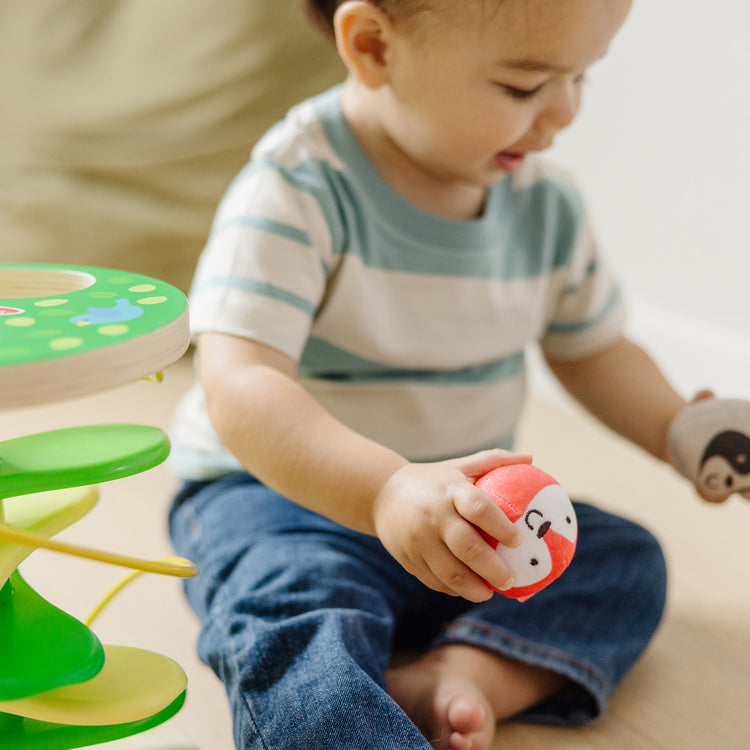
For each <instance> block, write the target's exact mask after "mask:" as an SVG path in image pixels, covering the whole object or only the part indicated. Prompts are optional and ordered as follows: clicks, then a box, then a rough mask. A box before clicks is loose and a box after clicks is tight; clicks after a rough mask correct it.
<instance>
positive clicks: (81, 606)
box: [0, 360, 750, 750]
mask: <svg viewBox="0 0 750 750" xmlns="http://www.w3.org/2000/svg"><path fill="white" fill-rule="evenodd" d="M191 377H192V375H191V370H190V365H189V362H188V361H186V360H185V361H183V362H181V363H179V364H178V365H176V366H174V367H172V368H170V370H168V371H167V373H166V378H165V382H164V383H162V384H161V385H154V384H149V383H145V382H142V383H137V384H133V385H132V386H128V387H126V388H122V389H119V390H117V391H113V392H110V393H107V394H103V395H96V396H91V397H88V398H85V399H79V400H76V401H70V402H67V403H65V404H54V405H51V406H46V407H37V408H34V409H26V410H17V411H11V412H6V413H4V414H3V415H2V418H1V419H0V439H3V438H8V437H15V436H19V435H23V434H28V433H31V432H36V431H41V430H46V429H54V428H57V427H67V426H71V425H75V424H88V423H99V422H118V421H121V422H137V423H142V424H153V425H157V426H161V427H167V426H168V425H169V415H170V413H171V411H172V408H173V406H174V404H175V402H176V400H177V398H178V397H179V394H180V393H181V392H182V391H183V390H184V389H185V388H186V387H187V385H188V383H189V382H190V379H191ZM521 443H522V447H523V448H524V449H526V450H530V451H532V452H533V453H534V456H535V462H536V463H537V465H539V466H540V467H541V468H543V469H545V470H546V471H548V472H549V473H551V474H553V475H554V476H556V477H557V479H558V480H559V481H560V482H561V484H562V485H563V486H564V487H565V488H566V489H567V490H568V492H569V494H571V495H573V496H575V497H581V498H587V499H592V500H596V501H597V502H598V503H599V504H600V505H602V506H604V507H607V508H609V509H613V510H616V511H618V512H622V513H624V514H627V515H629V516H630V517H632V518H634V519H636V520H639V521H641V522H643V523H645V524H646V525H648V526H649V527H650V528H651V529H652V530H653V531H654V532H655V533H656V534H657V536H659V538H660V539H661V541H662V543H663V545H664V548H665V550H666V554H667V558H668V562H669V569H670V579H671V587H670V595H669V603H668V610H667V614H666V617H665V620H664V623H663V625H662V627H661V629H660V630H659V632H658V634H657V636H656V638H655V639H654V641H653V643H652V645H651V647H650V648H649V650H648V651H647V653H646V654H645V656H644V657H643V659H642V660H641V662H640V663H639V664H638V665H637V666H636V667H635V668H634V669H633V670H632V672H631V673H630V674H629V675H628V676H627V678H626V680H625V682H624V684H623V685H622V687H621V689H620V691H619V692H618V694H617V695H616V696H615V699H614V701H613V703H612V706H611V710H610V712H609V714H608V715H607V716H606V717H605V718H604V719H602V720H600V721H599V722H597V723H596V724H594V725H593V726H590V727H586V728H583V729H558V728H549V727H539V726H531V725H522V724H508V725H507V726H504V727H502V728H501V730H500V732H499V734H498V736H497V741H496V743H495V749H496V750H501V748H502V750H750V721H748V719H747V718H746V717H747V707H748V703H749V702H750V584H749V583H748V571H749V570H750V544H749V543H748V535H749V534H750V503H747V502H743V501H740V500H739V499H733V500H731V501H730V502H729V503H728V504H726V505H725V506H723V507H712V506H708V505H705V504H702V503H701V502H700V501H699V500H698V499H697V498H695V497H694V496H693V494H692V492H691V491H690V489H689V488H688V487H686V486H685V485H684V483H683V482H682V481H681V480H680V479H679V478H677V477H676V476H675V475H674V474H673V473H672V472H671V470H669V469H668V468H665V467H662V466H660V465H657V463H656V462H655V461H652V460H651V459H650V458H648V457H646V456H644V455H642V454H641V453H639V452H637V451H636V450H634V449H632V448H630V447H629V446H627V445H625V444H624V443H622V442H621V441H620V440H619V439H617V438H615V437H613V436H611V435H610V434H608V433H606V432H605V431H604V430H603V429H602V428H600V427H598V426H596V425H594V424H593V423H592V421H591V420H590V419H589V418H588V417H586V416H585V415H583V414H581V413H580V412H579V411H576V410H571V409H569V408H568V407H566V406H564V405H561V404H559V403H557V402H555V403H554V404H553V403H551V402H549V401H548V400H544V399H541V398H538V399H536V400H532V403H531V404H530V405H529V408H528V410H527V413H526V418H525V422H524V429H523V432H522V436H521ZM173 486H174V482H173V480H172V478H171V477H170V475H169V472H168V469H167V468H166V467H165V466H161V467H158V468H156V469H153V470H151V471H149V472H147V473H146V474H142V475H140V476H137V477H131V478H129V479H123V480H119V481H117V482H113V483H111V484H106V485H102V486H101V500H100V502H99V506H98V507H97V508H96V509H94V511H92V512H91V513H90V514H89V516H87V517H86V518H84V519H83V520H82V521H80V522H78V523H77V524H76V525H75V526H74V527H73V528H71V529H69V530H67V531H66V532H64V533H63V534H62V535H61V538H64V539H67V540H70V541H77V542H82V543H86V544H90V545H96V546H99V547H105V548H109V549H113V550H116V551H118V552H125V553H129V554H138V555H141V556H152V557H158V556H161V555H164V554H169V553H170V551H171V550H170V547H169V542H168V540H167V536H166V530H165V520H164V519H165V510H166V506H167V502H168V497H169V495H170V492H171V490H172V488H173ZM23 571H24V573H25V574H26V576H27V577H28V578H29V580H30V581H31V582H32V583H33V585H34V586H35V587H36V588H37V590H39V591H40V593H42V594H43V595H45V596H46V597H47V598H48V599H50V600H51V601H52V602H53V603H55V604H58V605H59V606H62V607H64V608H66V609H68V611H70V612H72V613H73V614H74V615H76V616H77V617H81V618H83V617H85V616H86V615H87V614H88V612H89V611H90V609H92V608H93V606H94V604H95V603H96V602H97V601H98V599H99V598H100V597H101V596H103V595H104V593H105V592H106V591H107V590H108V588H109V587H110V586H112V585H113V584H114V583H115V582H116V581H117V580H118V579H119V578H120V576H121V571H120V570H119V569H115V568H111V567H108V566H106V565H101V564H99V563H90V562H85V561H81V560H75V559H68V558H65V557H62V556H59V555H56V554H55V553H52V552H45V551H41V550H40V551H37V552H35V553H34V554H33V555H32V556H31V557H30V558H29V559H28V560H27V561H26V562H25V563H24V564H23ZM95 630H96V631H97V633H98V634H99V636H100V637H101V638H102V639H103V640H104V641H105V642H109V643H119V644H125V645H133V646H139V647H142V648H148V649H152V650H154V651H158V652H161V653H164V654H166V655H168V656H171V657H172V658H174V659H175V660H176V661H178V662H179V663H180V664H181V665H182V666H183V668H184V669H185V670H186V672H187V673H188V678H189V689H188V700H187V702H186V705H185V708H184V709H183V710H182V712H181V713H180V714H178V716H176V717H175V718H174V719H173V720H172V724H173V725H174V727H175V728H176V729H178V730H180V731H181V732H183V733H185V734H187V735H188V736H190V737H191V738H192V739H193V741H194V742H195V743H196V744H197V745H198V746H199V747H200V748H201V750H231V749H232V748H233V744H232V740H231V731H230V719H229V713H228V710H227V707H226V703H225V700H224V695H223V691H222V688H221V686H220V684H219V683H218V681H217V680H216V678H215V677H214V676H213V674H212V673H211V672H209V670H208V669H207V668H205V667H204V666H203V665H201V664H200V662H199V661H198V659H197V658H196V656H195V654H194V642H195V638H196V636H197V624H196V621H195V619H194V617H193V615H192V613H191V611H190V610H189V609H188V607H187V605H186V604H185V602H184V599H183V596H182V592H181V586H180V584H179V582H177V581H175V580H173V579H166V578H160V577H157V576H149V577H144V578H142V579H140V580H139V581H138V582H137V583H135V584H133V586H132V587H131V588H129V589H127V590H126V591H125V592H124V593H123V594H122V595H121V597H120V598H118V599H117V600H115V601H114V602H113V603H112V604H111V605H110V607H109V608H108V609H107V610H105V611H104V613H103V614H102V615H101V617H100V618H99V619H98V620H97V623H96V625H95ZM310 750H313V749H312V748H311V749H310ZM314 750H318V749H314ZM321 750H322V749H321ZM353 750H355V749H353ZM362 750H366V749H365V748H363V749H362Z"/></svg>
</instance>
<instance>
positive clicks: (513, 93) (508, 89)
mask: <svg viewBox="0 0 750 750" xmlns="http://www.w3.org/2000/svg"><path fill="white" fill-rule="evenodd" d="M498 85H499V86H500V88H501V89H502V90H503V91H504V92H505V93H506V94H508V95H509V96H510V97H512V98H513V99H518V100H519V101H526V100H528V99H532V98H533V97H534V96H536V95H537V94H538V93H539V92H540V91H541V90H542V87H541V86H537V87H536V88H533V89H519V88H516V87H515V86H506V85H505V84H502V83H501V84H498Z"/></svg>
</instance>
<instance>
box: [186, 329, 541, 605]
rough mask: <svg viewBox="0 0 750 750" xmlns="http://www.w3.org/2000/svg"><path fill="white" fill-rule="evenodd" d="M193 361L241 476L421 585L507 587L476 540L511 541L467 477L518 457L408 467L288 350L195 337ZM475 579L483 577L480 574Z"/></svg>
mask: <svg viewBox="0 0 750 750" xmlns="http://www.w3.org/2000/svg"><path fill="white" fill-rule="evenodd" d="M198 367H199V374H200V379H201V382H202V384H203V388H204V391H205V393H206V403H207V408H208V413H209V416H210V418H211V421H212V423H213V425H214V428H215V429H216V431H217V433H218V434H219V437H220V438H221V440H222V442H223V443H224V445H225V446H226V447H227V448H228V449H229V450H231V451H232V453H233V454H234V455H235V456H236V457H237V458H238V459H239V460H240V462H241V463H242V464H243V466H245V467H246V468H247V469H248V471H250V472H251V473H252V474H254V475H255V476H256V477H258V479H260V480H261V481H262V482H264V483H265V484H267V485H268V486H270V487H272V488H273V489H275V490H276V491H277V492H279V493H281V494H282V495H284V496H285V497H288V498H289V499H290V500H292V501H294V502H296V503H298V504H300V505H302V506H304V507H306V508H309V509H310V510H313V511H315V512H317V513H320V514H322V515H325V516H327V517H328V518H330V519H332V520H334V521H336V522H338V523H341V524H343V525H345V526H348V527H349V528H352V529H355V530H357V531H361V532H363V533H366V534H374V535H377V536H378V537H379V538H380V540H381V541H382V542H383V544H384V545H385V547H386V549H388V551H389V552H390V553H391V554H392V555H393V556H394V557H395V558H396V560H398V562H399V563H400V564H401V565H402V566H403V567H404V568H406V570H408V571H409V572H410V573H412V574H413V575H415V576H417V577H418V578H419V579H420V580H421V581H422V582H423V583H425V584H426V585H428V586H430V587H431V588H433V589H436V590H438V591H444V592H446V593H449V594H453V595H459V596H463V597H465V598H467V599H469V600H471V601H483V600H485V599H487V598H489V596H491V594H492V592H491V590H490V589H489V588H488V587H487V584H486V583H485V580H486V581H489V582H490V583H492V584H493V585H494V586H495V587H496V588H499V589H503V588H509V587H510V586H511V585H512V583H513V582H512V580H510V575H511V574H510V570H509V568H508V567H507V565H506V564H505V563H504V562H503V560H502V558H501V557H500V556H499V555H498V554H496V553H495V552H494V550H493V549H492V548H491V547H490V545H489V544H488V543H487V542H486V541H485V540H484V539H483V538H482V537H481V535H480V534H479V532H478V531H477V528H481V529H482V530H483V531H485V532H486V533H487V534H489V535H490V536H492V537H494V538H496V539H498V541H500V543H501V544H505V545H507V546H515V544H516V543H519V542H520V539H518V538H517V534H516V531H515V529H514V527H513V525H512V524H511V522H510V521H509V520H508V518H507V517H506V516H505V514H503V513H502V511H500V509H499V508H498V507H497V506H496V505H495V503H494V502H493V501H492V500H491V499H490V498H489V497H488V496H487V495H486V494H485V493H484V492H483V491H481V490H479V489H478V488H476V487H474V484H473V480H474V479H475V478H477V477H478V476H480V475H482V474H484V473H486V472H487V471H489V470H490V469H492V468H495V467H496V466H501V465H504V464H510V463H520V462H525V463H528V462H529V461H530V458H529V457H528V456H520V455H518V454H513V453H508V452H506V451H500V450H497V451H484V452H482V453H478V454H475V455H473V456H468V457H466V458H462V459H456V460H453V461H441V462H437V463H426V464H413V463H410V462H409V461H407V460H406V459H405V458H403V457H402V456H400V455H398V454H397V453H395V452H394V451H392V450H390V449H388V448H386V447H384V446H382V445H380V444H378V443H375V442H373V441H372V440H369V439H368V438H366V437H364V436H362V435H360V434H359V433H356V432H354V431H353V430H351V429H349V428H348V427H346V426H345V425H344V424H342V423H341V422H339V421H338V420H336V419H335V418H334V417H333V416H332V415H331V414H329V413H328V412H327V411H326V410H325V409H323V408H322V407H321V406H320V405H319V404H318V403H317V402H316V401H315V400H314V399H313V398H312V397H311V396H310V395H309V394H308V393H307V391H305V390H304V388H302V387H301V386H300V385H299V383H298V382H297V381H296V366H295V364H294V362H293V361H292V360H291V359H290V358H288V357H287V356H286V355H284V354H282V353H280V352H278V351H276V350H275V349H272V348H270V347H267V346H264V345H263V344H260V343H256V342H253V341H250V340H247V339H243V338H239V337H236V336H229V335H225V334H218V333H203V334H201V335H200V337H199V340H198ZM483 579H484V580H483Z"/></svg>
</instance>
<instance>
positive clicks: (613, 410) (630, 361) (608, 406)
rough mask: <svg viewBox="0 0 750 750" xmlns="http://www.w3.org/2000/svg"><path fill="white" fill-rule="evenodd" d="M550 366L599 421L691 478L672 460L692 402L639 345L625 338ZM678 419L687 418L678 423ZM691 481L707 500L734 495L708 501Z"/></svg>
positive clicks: (719, 494) (723, 493) (549, 361)
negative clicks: (676, 436) (676, 434)
mask: <svg viewBox="0 0 750 750" xmlns="http://www.w3.org/2000/svg"><path fill="white" fill-rule="evenodd" d="M547 364H548V366H549V368H550V369H551V370H552V372H553V373H554V375H555V376H556V377H557V379H558V380H559V381H560V382H561V383H562V385H563V386H564V387H565V388H566V390H568V391H569V392H570V393H571V395H572V396H573V397H574V398H576V400H577V401H579V402H580V403H581V404H582V405H583V406H584V407H586V409H588V410H589V411H590V412H591V413H592V414H593V415H594V416H596V417H597V418H598V419H599V420H600V421H601V422H603V423H604V424H606V425H607V426H608V427H610V428H611V429H613V430H615V432H617V433H619V434H620V435H622V436H624V437H626V438H628V439H629V440H631V441H633V442H634V443H636V444H637V445H639V446H640V447H641V448H643V449H644V450H646V451H648V452H649V453H651V454H652V455H654V456H656V457H657V458H660V459H662V460H663V461H666V462H668V463H670V464H672V465H673V466H674V467H675V468H676V469H677V470H678V471H680V472H681V473H682V474H685V475H686V476H688V474H687V473H686V472H685V471H684V470H683V468H682V465H681V461H680V460H679V456H678V457H675V456H674V455H673V454H674V451H675V442H674V432H675V430H674V426H675V425H676V426H677V427H680V426H681V424H682V423H683V422H686V421H689V420H685V419H684V414H686V413H687V410H686V407H688V406H689V405H688V402H687V401H686V400H685V399H684V398H682V396H680V395H679V394H678V393H677V392H676V391H675V390H674V388H673V387H672V386H671V385H670V383H669V381H668V380H667V379H666V377H665V376H664V374H663V373H662V372H661V370H660V369H659V367H658V366H657V364H656V363H655V362H654V360H653V359H652V358H651V357H650V356H649V355H648V354H647V353H646V352H645V351H644V350H643V349H642V348H641V347H640V346H638V345H637V344H635V343H634V342H632V341H630V340H629V339H627V338H625V337H623V338H620V339H619V340H618V341H616V342H615V343H614V344H612V345H611V346H609V347H608V348H607V349H604V350H602V351H599V352H596V353H595V354H592V355H590V356H587V357H582V358H579V359H576V360H559V359H558V360H554V359H552V358H550V357H547ZM703 396H704V397H705V394H703ZM678 414H682V415H683V416H682V417H681V419H680V420H677V421H675V418H676V417H677V415H678ZM671 427H672V428H673V429H672V436H671V437H672V441H671V449H670V439H669V438H670V428H671ZM693 442H694V441H693ZM675 458H677V460H675ZM689 478H690V479H691V480H692V481H693V482H694V483H695V485H696V489H697V490H698V493H699V494H700V495H701V497H703V498H704V499H705V500H711V501H713V502H716V501H721V500H725V499H726V498H727V497H728V496H729V495H730V494H731V493H732V489H729V488H727V490H726V491H722V490H721V489H719V490H716V491H714V492H713V493H712V494H711V495H710V497H709V494H707V493H706V492H705V489H704V488H703V487H702V485H701V484H700V482H699V481H697V480H696V478H695V477H693V476H689Z"/></svg>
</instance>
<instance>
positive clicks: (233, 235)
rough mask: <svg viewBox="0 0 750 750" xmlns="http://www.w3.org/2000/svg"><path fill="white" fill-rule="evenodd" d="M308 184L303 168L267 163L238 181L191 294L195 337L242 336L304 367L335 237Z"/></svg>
mask: <svg viewBox="0 0 750 750" xmlns="http://www.w3.org/2000/svg"><path fill="white" fill-rule="evenodd" d="M306 170H307V172H306V173H305V174H302V173H301V172H305V171H306ZM311 184H315V180H314V175H311V174H310V173H309V169H307V168H306V167H301V168H300V169H297V170H293V169H288V168H284V167H282V166H280V165H278V164H272V163H267V162H263V161H257V162H251V163H250V164H249V165H248V166H247V167H246V168H245V170H243V172H241V173H240V175H239V176H238V177H237V178H236V180H235V181H234V183H233V185H232V186H231V187H230V189H229V190H228V192H227V194H226V196H225V198H224V200H223V201H222V203H221V205H220V206H219V210H218V211H217V215H216V219H215V221H214V225H213V228H212V231H211V234H210V236H209V239H208V242H207V245H206V248H205V250H204V252H203V254H202V256H201V258H200V261H199V264H198V268H197V271H196V275H195V279H194V281H193V285H192V288H191V292H190V310H191V328H192V332H193V334H194V335H196V334H198V333H203V332H208V331H211V332H218V333H226V334H231V335H235V336H240V337H243V338H248V339H252V340H254V341H258V342H260V343H263V344H266V345H268V346H271V347H273V348H275V349H277V350H279V351H281V352H283V353H284V354H286V355H287V356H289V357H291V358H292V359H294V360H295V361H297V360H299V357H300V355H301V353H302V350H303V348H304V345H305V343H306V341H307V338H308V336H309V332H310V327H311V325H312V320H313V318H314V316H315V313H316V310H317V308H318V306H319V305H320V301H321V299H322V297H323V295H324V293H325V287H326V278H327V274H328V272H329V270H330V267H331V262H332V260H333V254H332V249H331V232H330V230H329V228H328V224H327V222H326V219H325V216H324V213H323V211H322V210H321V207H320V203H319V200H318V198H317V197H316V195H315V194H314V193H315V191H314V190H312V191H311V190H310V188H309V186H310V185H311Z"/></svg>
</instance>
